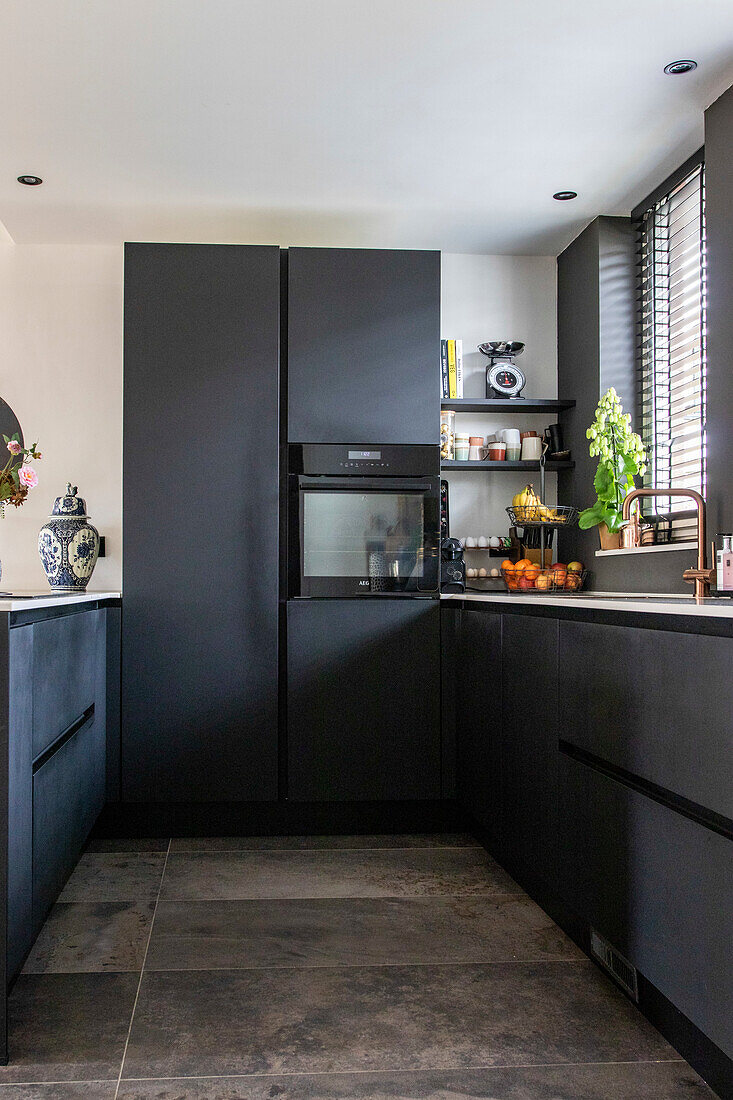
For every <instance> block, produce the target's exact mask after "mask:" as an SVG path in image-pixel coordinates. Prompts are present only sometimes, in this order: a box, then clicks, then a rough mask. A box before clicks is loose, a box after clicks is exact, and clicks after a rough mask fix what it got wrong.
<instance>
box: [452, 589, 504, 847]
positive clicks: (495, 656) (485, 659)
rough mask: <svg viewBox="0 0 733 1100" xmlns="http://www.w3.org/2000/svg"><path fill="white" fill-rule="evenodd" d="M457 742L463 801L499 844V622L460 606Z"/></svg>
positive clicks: (488, 836)
mask: <svg viewBox="0 0 733 1100" xmlns="http://www.w3.org/2000/svg"><path fill="white" fill-rule="evenodd" d="M460 616H461V619H460V630H459V642H458V661H457V665H458V667H457V670H456V676H457V682H458V683H457V691H456V743H457V748H458V782H457V790H458V794H459V801H460V803H461V805H462V806H463V808H464V809H465V810H466V811H467V813H468V814H470V816H471V818H472V819H473V820H474V821H475V822H476V824H477V825H478V826H479V829H480V830H481V833H482V834H483V836H482V838H483V839H486V840H488V841H489V842H490V843H491V844H492V849H495V848H496V845H497V841H498V837H499V834H500V828H501V731H502V705H501V696H502V682H501V623H502V616H501V615H499V614H491V613H489V612H486V611H461V613H460Z"/></svg>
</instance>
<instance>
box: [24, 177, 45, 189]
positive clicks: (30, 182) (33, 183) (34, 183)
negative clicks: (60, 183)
mask: <svg viewBox="0 0 733 1100" xmlns="http://www.w3.org/2000/svg"><path fill="white" fill-rule="evenodd" d="M18 183H24V184H25V185H26V187H38V184H39V183H43V180H42V179H41V177H40V176H18Z"/></svg>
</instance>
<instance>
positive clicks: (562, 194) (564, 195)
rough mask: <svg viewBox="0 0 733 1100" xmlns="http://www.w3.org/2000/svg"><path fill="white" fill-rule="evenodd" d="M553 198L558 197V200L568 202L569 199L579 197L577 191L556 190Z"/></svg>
mask: <svg viewBox="0 0 733 1100" xmlns="http://www.w3.org/2000/svg"><path fill="white" fill-rule="evenodd" d="M552 197H553V199H557V201H558V202H567V201H568V199H577V197H578V192H577V191H556V192H555V194H554V195H553V196H552Z"/></svg>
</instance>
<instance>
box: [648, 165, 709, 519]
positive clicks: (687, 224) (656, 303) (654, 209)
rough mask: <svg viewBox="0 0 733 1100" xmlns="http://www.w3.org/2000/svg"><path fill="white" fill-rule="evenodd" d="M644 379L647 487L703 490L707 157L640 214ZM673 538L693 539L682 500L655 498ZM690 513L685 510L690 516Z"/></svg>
mask: <svg viewBox="0 0 733 1100" xmlns="http://www.w3.org/2000/svg"><path fill="white" fill-rule="evenodd" d="M637 225H638V262H639V266H638V319H639V341H638V381H639V412H640V427H641V436H642V439H643V440H644V443H645V445H646V448H647V453H648V455H649V463H648V467H647V473H646V475H645V477H644V483H645V484H646V485H657V486H660V487H661V486H665V487H669V488H685V489H697V490H698V491H699V492H701V493H703V495H704V493H705V451H706V439H705V415H706V405H705V377H706V355H705V314H706V251H705V166H704V163H703V162H702V161H700V162H699V163H697V164H696V165H695V166H694V167H692V168H691V169H690V170H689V171H686V172H685V174H684V176H683V177H682V178H681V179H678V180H677V181H676V182H674V184H673V185H672V186H670V189H669V190H668V191H667V192H666V194H663V195H662V197H661V198H657V199H656V200H655V201H654V202H653V203H652V204H651V205H649V207H648V208H647V209H646V210H645V211H644V212H643V213H642V214H641V216H640V217H639V218H638V222H637ZM650 513H653V514H655V515H657V516H664V515H669V516H670V518H671V535H670V537H671V538H672V539H674V540H679V539H686V538H691V537H695V534H694V532H695V521H694V517H693V516H692V515H691V514H690V506H689V505H688V504H687V503H686V502H685V501H684V500H680V501H674V502H669V501H667V500H665V498H664V497H660V498H658V499H656V500H653V501H651V503H650V506H648V507H647V515H649V514H650ZM685 513H687V515H686V514H685Z"/></svg>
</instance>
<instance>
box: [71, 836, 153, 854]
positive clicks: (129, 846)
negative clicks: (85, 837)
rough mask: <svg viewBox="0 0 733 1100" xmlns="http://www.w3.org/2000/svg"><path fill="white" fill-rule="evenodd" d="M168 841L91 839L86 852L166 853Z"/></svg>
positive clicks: (150, 839)
mask: <svg viewBox="0 0 733 1100" xmlns="http://www.w3.org/2000/svg"><path fill="white" fill-rule="evenodd" d="M169 844H170V840H169V839H168V838H167V837H165V838H161V837H142V838H141V837H133V838H130V837H105V836H103V837H92V839H91V840H89V841H87V846H86V851H87V852H167V851H168V845H169Z"/></svg>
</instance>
